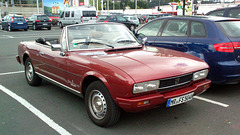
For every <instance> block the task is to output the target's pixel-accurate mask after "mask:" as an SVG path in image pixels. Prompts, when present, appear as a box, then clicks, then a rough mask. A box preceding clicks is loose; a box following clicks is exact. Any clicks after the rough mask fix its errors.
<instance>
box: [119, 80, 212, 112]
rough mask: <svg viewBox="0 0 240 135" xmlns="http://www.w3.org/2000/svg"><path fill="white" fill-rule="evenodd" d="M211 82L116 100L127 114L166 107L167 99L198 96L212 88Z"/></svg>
mask: <svg viewBox="0 0 240 135" xmlns="http://www.w3.org/2000/svg"><path fill="white" fill-rule="evenodd" d="M210 83H211V81H210V80H207V79H206V80H203V81H200V82H197V83H194V84H192V85H190V86H188V87H185V88H182V89H178V90H175V91H170V92H166V93H153V94H148V95H143V96H139V97H134V98H118V97H117V98H116V102H117V104H118V105H119V106H120V107H121V108H122V109H123V110H124V111H127V112H139V111H144V110H150V109H152V108H156V107H159V106H161V105H163V104H165V105H166V103H167V99H169V98H173V97H178V96H181V95H185V94H188V93H191V92H194V95H198V94H201V93H203V92H204V91H206V90H207V89H208V88H209V86H210ZM144 101H147V104H144V105H138V104H139V102H144Z"/></svg>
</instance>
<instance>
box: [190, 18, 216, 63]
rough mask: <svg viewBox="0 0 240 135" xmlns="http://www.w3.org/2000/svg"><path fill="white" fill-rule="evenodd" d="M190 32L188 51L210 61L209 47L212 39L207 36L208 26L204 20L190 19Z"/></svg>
mask: <svg viewBox="0 0 240 135" xmlns="http://www.w3.org/2000/svg"><path fill="white" fill-rule="evenodd" d="M189 24H190V27H189V28H190V30H189V31H190V34H189V37H188V40H187V47H188V51H187V53H189V54H191V55H194V56H196V57H198V58H200V59H202V60H205V61H206V62H207V63H208V59H209V58H208V56H209V53H208V49H209V47H210V46H211V44H212V41H211V40H212V39H211V38H208V37H207V31H206V26H205V25H204V23H202V22H198V21H190V23H189Z"/></svg>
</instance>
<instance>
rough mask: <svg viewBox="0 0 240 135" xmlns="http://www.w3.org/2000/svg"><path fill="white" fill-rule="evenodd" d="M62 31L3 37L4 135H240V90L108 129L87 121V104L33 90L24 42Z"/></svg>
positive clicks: (131, 116) (53, 91)
mask: <svg viewBox="0 0 240 135" xmlns="http://www.w3.org/2000/svg"><path fill="white" fill-rule="evenodd" d="M60 33H61V29H60V28H58V27H53V28H52V30H37V31H33V30H29V31H21V30H16V31H12V32H8V31H2V30H1V31H0V46H1V49H0V134H1V135H13V134H18V135H21V134H24V135H26V134H36V135H46V134H49V135H54V134H73V135H75V134H79V135H94V134H96V135H113V134H114V135H122V134H124V135H132V134H138V135H146V134H152V135H159V134H170V135H172V134H187V135H193V134H194V135H203V134H204V135H206V134H209V135H226V134H229V135H230V134H231V135H238V134H240V113H239V112H240V104H239V102H240V84H236V85H212V86H211V87H210V89H208V90H207V91H206V92H205V93H203V94H202V95H198V96H197V97H195V98H194V99H193V100H192V101H190V102H187V103H185V104H181V105H177V106H174V107H171V108H165V107H161V108H156V109H153V110H150V111H145V112H140V113H126V112H123V115H122V116H121V118H120V121H119V123H117V124H116V125H114V126H111V127H109V128H101V127H98V126H96V125H95V124H93V123H92V122H91V120H90V119H89V118H88V115H87V112H86V109H85V105H84V100H83V99H82V98H80V97H78V96H76V95H73V94H72V93H70V92H68V91H65V90H63V89H61V88H59V87H57V86H55V85H53V84H51V83H48V82H46V81H44V82H43V84H42V85H41V86H39V87H32V86H29V85H28V84H27V82H26V80H25V76H24V72H23V71H24V67H23V66H22V65H19V64H18V62H17V61H16V58H15V57H16V55H17V46H18V44H19V42H21V41H27V40H35V39H36V38H38V37H45V38H46V37H48V38H49V37H51V38H53V37H56V38H57V37H59V36H60Z"/></svg>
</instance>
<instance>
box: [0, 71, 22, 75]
mask: <svg viewBox="0 0 240 135" xmlns="http://www.w3.org/2000/svg"><path fill="white" fill-rule="evenodd" d="M23 72H24V71H16V72H7V73H0V76H3V75H11V74H18V73H23Z"/></svg>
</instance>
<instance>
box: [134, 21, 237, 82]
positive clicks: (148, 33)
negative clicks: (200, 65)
mask: <svg viewBox="0 0 240 135" xmlns="http://www.w3.org/2000/svg"><path fill="white" fill-rule="evenodd" d="M136 35H137V37H138V38H139V40H142V39H144V42H145V44H146V45H151V46H157V47H163V48H168V49H173V50H178V51H182V52H185V53H188V54H192V55H194V56H197V57H199V58H201V59H202V60H204V61H206V62H207V63H208V64H209V66H210V72H209V76H208V78H209V79H211V80H212V81H213V83H216V84H223V83H238V82H240V20H236V19H229V18H223V17H164V18H159V19H156V20H154V21H151V22H150V23H148V24H146V25H144V26H142V27H141V28H140V29H138V31H137V32H136Z"/></svg>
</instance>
